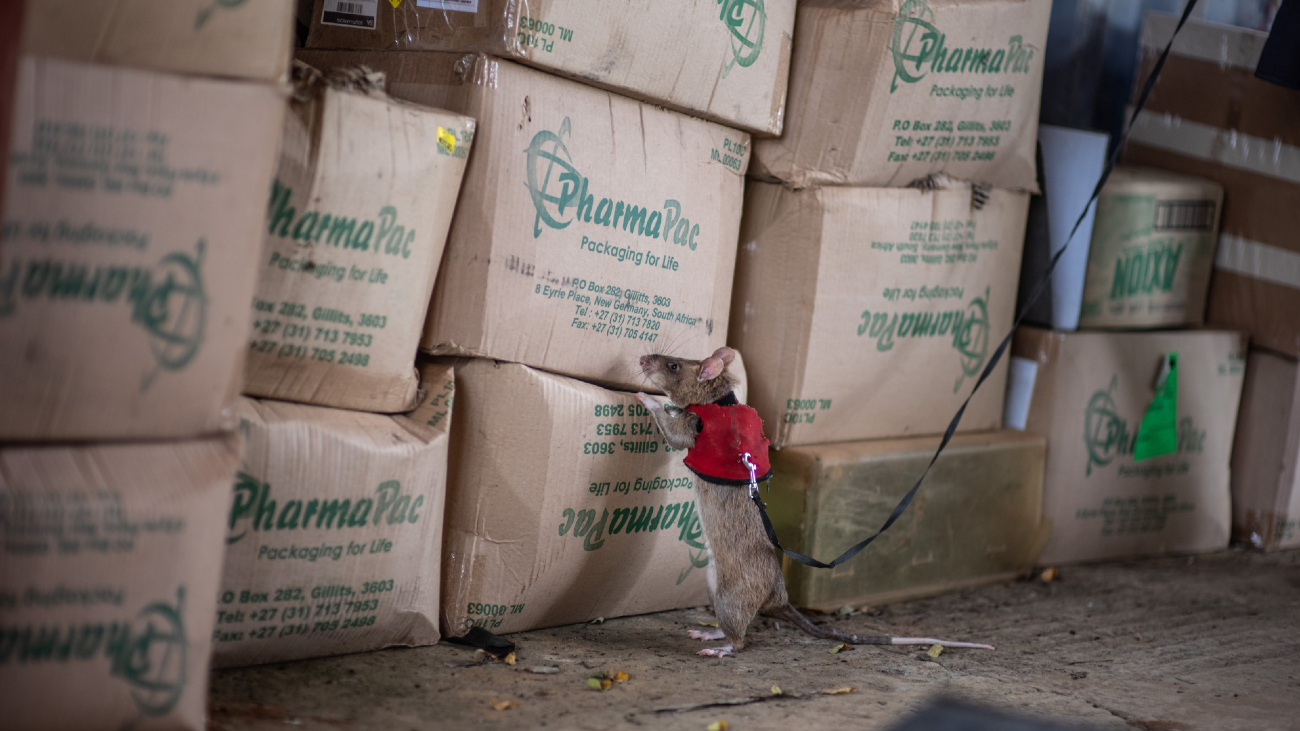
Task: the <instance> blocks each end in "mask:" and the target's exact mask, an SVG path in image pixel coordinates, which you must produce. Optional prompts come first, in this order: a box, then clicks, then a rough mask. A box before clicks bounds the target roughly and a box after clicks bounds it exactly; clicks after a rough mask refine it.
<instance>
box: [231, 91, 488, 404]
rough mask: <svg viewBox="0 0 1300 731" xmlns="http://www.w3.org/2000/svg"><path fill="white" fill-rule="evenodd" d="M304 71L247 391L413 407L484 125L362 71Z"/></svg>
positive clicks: (278, 183)
mask: <svg viewBox="0 0 1300 731" xmlns="http://www.w3.org/2000/svg"><path fill="white" fill-rule="evenodd" d="M295 77H296V82H297V93H296V94H295V99H294V101H293V102H292V104H291V105H290V113H289V114H287V115H285V126H284V139H283V140H282V141H281V144H280V162H279V167H278V169H277V170H276V176H275V180H274V181H273V182H272V183H271V191H270V194H271V199H270V203H269V204H268V206H267V220H266V228H265V229H264V234H265V239H264V245H263V248H262V259H261V262H260V265H259V275H258V282H257V297H256V299H254V300H253V315H252V319H253V326H252V331H251V333H250V336H249V338H250V343H249V353H248V362H247V366H246V368H245V371H244V373H245V376H244V393H246V394H249V395H253V396H261V397H266V398H276V399H283V400H286V401H300V402H305V403H313V404H318V405H321V406H335V407H339V408H346V409H357V410H360V411H374V412H382V413H395V412H399V411H407V410H409V409H411V408H413V407H414V406H415V399H416V387H417V386H418V384H419V381H418V378H417V375H416V372H415V352H416V349H417V347H418V345H419V341H420V333H421V331H422V330H423V328H424V320H425V316H426V315H427V314H428V305H429V299H430V297H431V295H432V293H433V282H434V279H435V277H436V276H437V273H438V263H439V261H440V260H441V259H442V251H443V246H444V245H445V244H446V241H447V230H448V229H449V228H450V226H451V217H452V213H453V212H454V211H455V208H456V196H457V194H458V193H459V191H460V182H461V176H462V175H463V174H464V172H465V161H466V159H467V158H468V157H469V151H470V144H471V141H472V139H473V136H474V120H472V119H469V118H468V117H463V116H461V115H458V114H452V113H450V112H444V111H441V110H437V109H429V108H427V107H420V106H417V105H414V104H410V103H408V102H402V101H398V100H394V99H390V98H388V97H387V96H386V95H385V94H384V93H383V91H382V89H380V88H375V87H376V83H375V82H374V81H373V80H372V79H369V78H368V77H366V76H365V75H364V73H363V72H362V71H360V70H356V69H353V70H351V72H350V73H345V72H343V71H340V72H335V73H333V74H331V75H330V78H329V79H328V80H326V79H324V78H323V77H322V75H321V74H320V73H319V72H317V71H315V70H314V69H311V68H308V67H305V66H299V67H298V68H296V69H295Z"/></svg>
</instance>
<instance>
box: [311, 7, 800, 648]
mask: <svg viewBox="0 0 1300 731" xmlns="http://www.w3.org/2000/svg"><path fill="white" fill-rule="evenodd" d="M358 10H360V12H356V11H358ZM342 11H353V12H342ZM311 20H312V28H311V32H310V35H309V38H308V41H307V46H308V49H307V50H304V51H301V52H299V59H300V60H302V61H304V62H306V63H308V64H311V65H313V66H315V67H318V68H321V69H337V68H342V67H348V66H365V67H367V68H370V69H374V70H377V71H381V72H383V73H384V75H385V78H386V84H387V86H386V88H387V91H388V93H389V94H391V95H392V96H394V97H398V98H401V99H404V100H408V101H412V102H416V103H420V104H426V105H430V106H436V107H442V108H446V109H451V110H455V111H457V112H460V113H463V114H467V115H470V116H472V117H474V118H475V119H477V121H478V127H477V130H476V133H475V142H474V151H473V153H472V154H471V156H470V161H469V167H468V170H467V172H466V176H465V185H464V190H463V192H462V194H461V196H460V200H459V202H458V204H457V209H456V215H455V219H454V221H453V223H452V227H451V232H450V236H449V239H448V242H447V247H446V252H445V254H444V256H443V261H442V266H441V269H440V271H439V274H438V280H437V283H436V285H435V287H434V292H433V303H432V307H431V308H430V311H429V315H428V318H427V320H426V321H425V323H424V330H423V335H422V337H421V341H420V349H421V350H422V351H424V352H425V353H427V354H429V355H432V356H436V357H439V358H442V360H441V361H439V362H441V363H444V364H447V365H450V366H451V367H454V369H455V371H456V382H457V391H458V395H457V399H456V407H455V412H456V415H455V418H454V420H453V432H452V439H451V456H450V479H449V483H448V498H447V499H448V509H447V516H448V517H447V524H446V538H445V540H444V546H445V551H444V555H443V569H444V570H443V576H444V579H443V590H442V595H443V609H442V629H443V631H444V632H447V633H455V634H461V633H462V632H463V631H464V630H465V629H466V628H468V627H473V626H481V627H486V628H488V629H492V630H493V631H497V632H501V631H516V630H522V629H528V628H533V627H540V626H548V625H554V624H560V623H568V622H578V621H584V620H589V619H593V618H595V617H598V616H604V617H611V616H616V615H618V614H625V613H632V612H645V611H653V610H659V609H668V608H673V607H679V606H687V605H694V604H699V603H702V602H703V601H704V600H705V597H706V590H705V584H704V572H703V571H700V570H696V569H700V568H702V567H704V566H706V565H707V561H708V557H707V553H706V551H705V549H704V543H703V538H702V533H701V530H700V526H699V518H698V514H697V513H696V511H695V508H694V499H693V494H694V493H693V489H694V480H693V478H691V477H690V474H689V472H688V471H687V470H686V468H685V467H684V466H683V465H682V464H681V455H680V454H676V453H673V452H670V451H669V450H668V449H667V446H666V443H665V442H663V440H662V438H661V436H660V435H659V434H658V433H657V431H656V429H655V428H654V426H653V423H652V421H651V419H650V417H649V414H648V413H647V412H646V410H645V409H644V408H643V407H642V406H641V404H640V403H639V402H637V401H636V399H635V398H634V396H633V395H632V393H630V392H631V391H637V390H641V389H643V388H647V387H648V384H647V383H646V382H645V381H644V379H643V378H642V376H641V372H640V369H639V367H638V363H637V360H638V358H639V357H640V356H641V355H644V354H646V353H649V352H654V351H660V350H671V351H672V352H673V353H676V354H680V355H682V356H684V357H689V358H702V357H704V356H705V355H707V354H708V353H710V352H712V351H713V350H714V349H716V348H718V347H720V346H722V345H724V344H725V343H726V339H727V329H728V315H729V308H730V302H731V284H732V278H733V271H734V266H735V256H736V241H737V232H738V230H739V223H740V215H741V202H742V195H743V191H744V177H743V176H744V173H745V170H746V168H747V167H748V165H749V156H750V148H751V137H750V132H754V133H757V134H777V133H779V132H780V130H781V126H782V118H783V113H782V110H783V108H784V103H785V84H786V77H787V73H786V69H787V68H788V65H789V58H790V49H791V31H792V27H793V22H794V2H793V1H792V0H782V1H781V2H775V3H767V4H766V5H764V4H762V3H758V4H754V3H731V4H724V7H722V8H719V7H716V6H714V5H709V4H680V7H679V6H677V5H674V6H673V7H672V9H671V10H669V9H667V8H666V7H665V6H664V5H663V4H662V3H650V2H646V1H645V0H623V1H620V2H617V3H613V4H610V3H601V4H599V5H597V4H594V3H585V4H584V3H550V2H542V3H529V4H519V3H500V2H494V1H485V2H481V3H477V2H476V3H425V2H421V3H404V4H400V5H396V6H394V5H392V4H383V3H381V4H379V5H378V6H376V5H375V4H374V3H362V4H345V6H340V4H338V3H335V2H333V1H332V0H325V1H324V2H317V3H316V5H315V8H314V9H313V15H312V19H311ZM396 27H401V28H403V29H404V30H403V31H402V32H400V33H398V34H396V35H394V34H393V33H392V32H391V31H392V29H393V28H396ZM647 102H649V103H647ZM665 107H667V108H665ZM735 368H737V369H740V368H743V367H742V366H739V364H737V365H736V366H735ZM742 395H743V394H742Z"/></svg>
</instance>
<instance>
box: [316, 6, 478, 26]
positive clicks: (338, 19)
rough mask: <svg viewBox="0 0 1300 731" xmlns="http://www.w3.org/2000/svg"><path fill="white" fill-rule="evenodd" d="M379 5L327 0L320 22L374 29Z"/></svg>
mask: <svg viewBox="0 0 1300 731" xmlns="http://www.w3.org/2000/svg"><path fill="white" fill-rule="evenodd" d="M475 2H477V0H475ZM378 5H379V0H325V12H323V13H321V17H320V22H321V24H323V25H341V26H344V27H346V28H366V29H370V30H373V29H374V27H375V15H376V14H377V13H378Z"/></svg>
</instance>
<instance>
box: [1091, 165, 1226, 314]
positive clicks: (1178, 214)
mask: <svg viewBox="0 0 1300 731" xmlns="http://www.w3.org/2000/svg"><path fill="white" fill-rule="evenodd" d="M1222 206H1223V186H1221V185H1219V184H1218V183H1215V182H1214V181H1212V180H1204V179H1201V178H1193V177H1190V176H1186V175H1177V174H1174V173H1167V172H1163V171H1160V170H1153V169H1149V168H1116V169H1115V170H1114V172H1112V173H1111V176H1110V179H1109V180H1108V181H1106V185H1105V187H1103V188H1102V191H1101V195H1100V196H1099V197H1098V198H1097V217H1096V223H1095V224H1094V225H1093V229H1092V247H1091V248H1090V249H1089V250H1088V273H1087V276H1086V277H1085V279H1084V284H1083V304H1082V307H1081V309H1080V314H1079V326H1080V327H1082V328H1086V329H1087V328H1115V329H1123V328H1147V327H1175V326H1179V325H1199V324H1201V323H1202V322H1204V318H1205V294H1206V292H1207V291H1208V289H1209V286H1210V269H1211V268H1212V267H1213V266H1214V246H1215V244H1216V243H1217V241H1216V240H1217V238H1218V236H1217V233H1218V228H1219V211H1220V209H1221V208H1222Z"/></svg>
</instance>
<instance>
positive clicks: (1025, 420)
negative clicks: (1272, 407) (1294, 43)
mask: <svg viewBox="0 0 1300 731" xmlns="http://www.w3.org/2000/svg"><path fill="white" fill-rule="evenodd" d="M1175 21H1176V18H1174V17H1172V16H1163V15H1157V14H1152V15H1150V16H1148V18H1147V23H1146V28H1145V29H1144V32H1143V47H1144V59H1143V63H1142V68H1141V69H1140V70H1139V73H1138V80H1139V82H1140V81H1142V80H1144V79H1145V77H1146V75H1147V74H1149V73H1150V72H1151V70H1152V69H1153V67H1154V63H1155V58H1156V55H1157V54H1158V52H1159V50H1161V49H1163V47H1164V45H1165V44H1166V43H1167V42H1168V40H1169V38H1170V36H1171V35H1172V34H1173V31H1174V24H1175ZM1260 42H1262V35H1261V34H1256V33H1254V32H1252V31H1245V30H1229V29H1227V28H1226V27H1224V26H1217V25H1215V26H1211V25H1208V24H1204V23H1199V22H1192V23H1190V24H1189V25H1188V26H1187V28H1186V29H1185V30H1184V31H1183V33H1182V34H1181V35H1180V36H1179V38H1178V42H1177V43H1176V44H1175V45H1174V50H1173V53H1172V55H1171V56H1170V58H1169V63H1168V64H1167V65H1166V66H1165V67H1164V69H1163V71H1162V73H1161V76H1160V79H1159V80H1158V82H1157V84H1156V86H1155V87H1154V90H1153V92H1152V95H1151V97H1150V99H1149V100H1148V102H1147V106H1146V108H1145V109H1144V110H1143V111H1142V112H1141V113H1140V114H1139V116H1138V120H1137V122H1136V123H1135V125H1134V127H1133V130H1132V132H1131V136H1130V137H1129V145H1128V147H1127V148H1126V149H1125V151H1124V159H1125V161H1127V162H1128V163H1131V165H1132V166H1129V167H1121V168H1117V169H1116V170H1115V173H1114V174H1113V175H1112V176H1111V178H1110V181H1109V182H1108V183H1107V184H1106V187H1105V188H1104V189H1103V191H1102V193H1101V196H1100V199H1099V201H1098V204H1097V214H1096V223H1095V226H1094V229H1093V235H1092V240H1091V249H1090V251H1089V254H1088V267H1087V273H1086V277H1085V279H1084V287H1083V300H1082V311H1081V317H1080V320H1079V323H1080V325H1081V326H1082V327H1083V328H1085V329H1107V330H1110V331H1111V332H1101V331H1099V332H1079V333H1065V332H1055V333H1051V332H1047V331H1041V330H1035V329H1029V328H1027V329H1025V330H1024V331H1023V332H1021V333H1018V334H1017V339H1016V343H1015V346H1014V353H1015V356H1016V357H1015V358H1013V359H1012V360H1013V362H1012V388H1011V392H1010V393H1009V394H1008V400H1007V420H1008V422H1009V423H1015V424H1016V425H1017V426H1020V427H1022V428H1025V429H1026V430H1027V431H1029V432H1033V433H1037V434H1042V435H1044V436H1047V437H1048V439H1049V443H1050V445H1051V453H1050V455H1049V458H1048V465H1047V475H1048V478H1047V479H1048V489H1047V492H1046V494H1045V496H1044V501H1043V502H1044V511H1045V514H1046V515H1047V516H1048V517H1050V518H1051V519H1052V521H1053V524H1054V526H1055V529H1056V530H1055V533H1054V535H1053V538H1052V540H1051V542H1050V543H1049V545H1048V547H1047V549H1046V550H1045V552H1044V555H1043V560H1044V561H1045V562H1069V561H1085V560H1096V559H1103V558H1118V557H1128V556H1140V555H1154V554H1161V553H1171V552H1194V551H1210V550H1217V549H1221V548H1223V547H1225V546H1226V545H1227V543H1228V540H1229V537H1230V535H1229V534H1230V526H1231V525H1232V524H1233V517H1234V515H1235V516H1236V518H1237V520H1236V524H1237V527H1238V532H1239V534H1243V535H1249V534H1250V533H1254V534H1255V535H1256V536H1257V540H1258V542H1259V543H1261V544H1269V545H1276V539H1274V538H1273V537H1272V536H1273V527H1274V525H1273V524H1274V523H1275V522H1276V521H1277V520H1278V519H1279V518H1280V519H1281V522H1282V523H1283V524H1285V522H1286V515H1287V506H1286V502H1287V498H1288V496H1289V495H1290V489H1289V487H1284V486H1285V484H1286V478H1285V477H1282V476H1280V475H1279V474H1278V473H1277V471H1276V470H1275V469H1271V468H1262V469H1258V470H1254V469H1253V468H1251V467H1247V466H1245V465H1244V464H1243V461H1242V458H1241V457H1240V455H1244V454H1247V453H1251V450H1254V449H1257V448H1258V449H1264V450H1265V451H1268V452H1270V453H1277V454H1281V453H1282V449H1283V447H1282V442H1281V441H1280V440H1281V439H1282V437H1281V436H1279V437H1278V439H1279V441H1278V442H1277V443H1276V444H1270V445H1269V446H1267V447H1265V446H1262V445H1258V444H1254V443H1252V444H1241V443H1239V444H1238V445H1237V447H1236V448H1235V449H1234V448H1233V446H1232V445H1233V435H1234V429H1237V428H1238V425H1239V424H1240V433H1241V434H1243V435H1250V434H1259V433H1262V432H1264V431H1265V430H1266V429H1269V428H1271V427H1272V426H1273V425H1274V424H1275V423H1276V421H1277V420H1278V418H1281V419H1282V420H1283V421H1285V414H1280V415H1279V414H1273V413H1271V412H1269V413H1267V414H1266V413H1265V412H1266V411H1268V409H1266V408H1264V406H1262V405H1261V404H1259V403H1256V404H1254V405H1251V404H1249V403H1248V404H1246V405H1245V406H1244V407H1243V410H1242V413H1241V420H1240V422H1239V421H1238V404H1239V402H1240V400H1241V394H1242V384H1243V378H1245V377H1247V376H1248V374H1249V371H1250V369H1249V368H1247V357H1246V337H1245V334H1244V333H1242V332H1239V331H1240V330H1248V331H1250V333H1251V334H1252V335H1253V336H1255V337H1256V338H1259V337H1260V336H1261V335H1262V334H1263V333H1269V334H1274V335H1276V334H1278V333H1279V331H1280V330H1285V328H1286V327H1291V326H1293V325H1294V323H1295V322H1300V319H1297V318H1295V317H1293V316H1292V312H1291V310H1294V307H1292V308H1291V310H1287V309H1286V308H1285V307H1280V306H1276V305H1273V306H1270V308H1269V309H1268V311H1267V314H1266V315H1263V313H1264V311H1263V310H1255V309H1254V307H1253V305H1250V303H1251V302H1254V301H1255V300H1254V294H1253V293H1254V292H1255V291H1256V289H1257V285H1258V286H1259V287H1264V288H1266V289H1267V288H1270V287H1275V289H1271V290H1269V291H1270V293H1276V292H1285V287H1281V286H1276V285H1274V284H1271V283H1269V282H1264V281H1261V280H1259V279H1258V278H1259V277H1263V278H1266V279H1267V278H1270V277H1271V278H1273V279H1276V278H1277V277H1278V276H1285V271H1286V268H1285V267H1284V266H1282V267H1279V266H1276V265H1273V264H1268V263H1265V264H1260V261H1265V260H1267V261H1272V260H1271V259H1268V256H1265V257H1264V259H1263V260H1261V259H1259V256H1257V254H1259V252H1262V251H1265V250H1268V251H1270V252H1271V251H1273V250H1272V249H1269V247H1268V245H1265V244H1262V243H1258V242H1255V241H1250V242H1247V241H1245V239H1243V238H1242V237H1241V236H1240V235H1239V234H1240V232H1242V230H1243V229H1242V228H1241V226H1242V225H1243V223H1242V222H1247V223H1246V225H1248V226H1255V229H1252V230H1261V229H1260V226H1259V221H1258V216H1259V214H1260V213H1263V215H1264V216H1265V218H1267V217H1268V216H1269V215H1272V216H1274V217H1276V216H1282V217H1285V216H1287V215H1290V208H1293V207H1290V208H1289V207H1287V206H1284V205H1279V204H1274V205H1272V206H1270V204H1268V203H1266V202H1261V201H1258V200H1254V199H1255V198H1256V196H1255V192H1254V191H1255V189H1254V188H1251V187H1249V185H1244V184H1243V182H1242V179H1241V175H1242V174H1243V173H1241V172H1233V171H1232V168H1234V167H1236V168H1240V167H1241V166H1242V165H1241V161H1240V160H1238V158H1240V156H1237V157H1234V156H1233V154H1232V153H1231V152H1230V151H1229V152H1228V153H1222V150H1223V148H1222V147H1221V146H1220V145H1219V144H1217V143H1215V142H1214V140H1215V138H1216V135H1217V138H1218V139H1220V140H1227V139H1228V138H1229V137H1231V138H1232V139H1233V140H1235V139H1236V134H1237V132H1236V131H1233V132H1232V133H1229V132H1227V131H1222V130H1220V131H1217V132H1216V131H1215V129H1214V128H1213V127H1207V126H1206V124H1205V123H1206V122H1207V121H1210V122H1213V121H1214V120H1212V119H1210V118H1211V117H1214V115H1218V114H1234V115H1237V116H1236V117H1235V118H1239V119H1241V120H1246V121H1248V122H1252V123H1253V122H1256V121H1258V120H1259V119H1260V117H1261V116H1264V117H1267V112H1270V111H1272V107H1271V106H1270V105H1271V103H1272V100H1285V99H1287V98H1288V97H1286V96H1285V95H1282V94H1266V93H1264V92H1263V90H1260V89H1258V88H1255V87H1254V86H1253V84H1263V83H1264V82H1257V81H1255V80H1254V79H1253V78H1252V79H1251V80H1250V82H1251V83H1247V82H1246V81H1245V79H1246V78H1247V77H1248V76H1249V74H1250V73H1251V71H1253V68H1254V65H1255V64H1254V61H1253V60H1250V59H1249V58H1248V57H1249V56H1250V55H1251V53H1252V49H1253V54H1254V57H1255V58H1256V59H1257V57H1258V47H1257V46H1258V43H1260ZM1242 65H1244V66H1248V67H1249V69H1250V71H1247V70H1244V69H1242V68H1238V67H1239V66H1242ZM1243 85H1245V87H1248V88H1249V90H1250V91H1251V94H1245V95H1243V94H1241V93H1239V92H1238V91H1231V89H1234V88H1239V87H1243ZM1245 87H1243V88H1245ZM1242 98H1245V99H1248V100H1251V101H1252V103H1251V104H1248V105H1247V107H1248V108H1249V109H1250V110H1253V111H1247V112H1244V113H1238V112H1229V111H1228V110H1238V109H1240V108H1241V99H1242ZM1261 98H1262V99H1266V100H1268V101H1266V102H1265V103H1264V104H1263V105H1262V106H1261V105H1260V103H1259V100H1260V99H1261ZM1260 111H1263V112H1265V114H1264V115H1261V114H1260V113H1259V112H1260ZM1281 118H1282V117H1280V116H1279V117H1277V118H1276V119H1281ZM1219 126H1224V127H1226V126H1227V125H1226V124H1222V125H1219ZM1266 126H1267V125H1266ZM1275 126H1277V125H1275ZM1283 126H1285V125H1282V126H1277V128H1278V129H1282V127H1283ZM1270 129H1272V128H1271V127H1270ZM1270 137H1272V135H1271V133H1270ZM1233 144H1235V143H1233ZM1243 144H1245V143H1244V142H1243ZM1268 144H1269V145H1270V146H1271V145H1273V142H1272V141H1270V142H1269V143H1268ZM1277 144H1279V145H1280V144H1282V140H1281V139H1279V140H1277ZM1180 153H1181V155H1182V157H1180ZM1221 154H1226V159H1220V157H1221ZM1247 157H1249V156H1247ZM1242 159H1244V158H1242ZM1233 160H1237V162H1236V163H1234V162H1233ZM1246 167H1249V165H1247V166H1246ZM1266 167H1267V166H1266ZM1258 172H1260V171H1255V172H1253V173H1249V174H1246V177H1247V178H1250V177H1251V175H1254V174H1256V173H1258ZM1263 172H1264V174H1267V170H1264V171H1263ZM1259 182H1261V185H1260V186H1259V187H1260V188H1261V189H1263V188H1267V187H1270V186H1271V185H1272V184H1270V186H1264V185H1262V181H1259ZM1049 194H1050V191H1049ZM1279 200H1280V199H1279ZM1260 203H1262V204H1263V207H1259V208H1256V205H1257V204H1260ZM1234 206H1236V207H1237V209H1236V211H1235V212H1234ZM1220 225H1222V228H1223V233H1222V235H1220V234H1219V231H1220ZM1263 230H1271V229H1268V228H1267V226H1264V227H1263ZM1252 235H1254V234H1253V233H1252ZM1283 238H1285V237H1283ZM1269 240H1274V239H1269ZM1243 242H1244V243H1243ZM1216 245H1217V249H1218V253H1217V255H1216V253H1215V249H1216ZM1243 247H1244V248H1243ZM1251 247H1254V248H1251ZM1246 249H1249V250H1250V251H1251V252H1254V253H1253V254H1250V255H1243V254H1242V253H1241V252H1242V251H1245V250H1246ZM1279 251H1280V250H1279ZM1266 253H1267V252H1266ZM1283 254H1285V252H1281V253H1280V254H1278V256H1282V255H1283ZM1269 255H1271V254H1269ZM1252 256H1253V257H1254V258H1252ZM1275 258H1276V257H1275ZM1247 260H1249V261H1254V262H1255V264H1256V265H1257V266H1256V269H1255V270H1253V271H1254V273H1253V274H1249V275H1248V276H1245V277H1242V276H1239V275H1238V274H1236V273H1234V272H1236V271H1237V270H1236V269H1233V270H1232V271H1229V272H1225V271H1224V268H1225V261H1226V262H1228V268H1229V269H1231V267H1232V266H1237V269H1240V268H1241V266H1242V265H1240V262H1242V261H1247ZM1232 262H1238V264H1237V265H1234V264H1232ZM1212 265H1213V267H1214V273H1213V275H1212V276H1211V271H1210V270H1211V266H1212ZM1261 272H1263V273H1261ZM1225 277H1227V279H1225ZM1249 277H1256V278H1257V279H1250V278H1249ZM1228 280H1232V281H1228ZM1229 285H1231V286H1229ZM1207 291H1208V300H1209V307H1208V309H1209V315H1208V320H1209V322H1210V325H1211V326H1212V327H1213V328H1215V329H1210V330H1205V329H1193V330H1167V328H1181V327H1187V326H1191V327H1194V328H1199V327H1201V326H1202V325H1203V324H1204V323H1205V322H1206V320H1207V306H1206V304H1207ZM1216 292H1217V293H1218V294H1216ZM1270 296H1271V295H1270ZM1225 300H1227V301H1231V302H1233V303H1238V304H1239V303H1242V302H1245V303H1247V306H1244V307H1238V306H1237V304H1233V305H1230V306H1224V305H1223V302H1224V301H1225ZM1216 313H1223V314H1216ZM1230 313H1240V316H1236V315H1233V314H1230ZM1257 315H1262V316H1258V317H1257ZM1160 328H1165V329H1166V330H1164V331H1158V330H1157V329H1160ZM1118 330H1133V331H1137V330H1145V332H1115V331H1118ZM1264 342H1269V343H1274V344H1278V343H1280V342H1281V340H1270V339H1268V337H1267V336H1265V338H1264ZM1265 359H1266V358H1265V357H1264V356H1261V357H1260V358H1251V360H1252V361H1262V360H1265ZM1264 380H1270V381H1276V380H1278V379H1271V378H1265V379H1264ZM1281 381H1282V382H1285V378H1282V379H1281ZM1245 438H1247V439H1249V437H1245ZM1292 449H1294V447H1292ZM1234 454H1236V455H1239V456H1238V458H1236V459H1231V460H1230V457H1232V456H1233V455H1234ZM1275 456H1276V455H1275ZM1230 461H1231V463H1232V465H1233V468H1232V469H1233V473H1232V478H1231V483H1232V485H1233V487H1232V489H1233V491H1234V492H1237V493H1238V498H1237V499H1238V503H1239V504H1238V505H1237V506H1236V507H1235V509H1234V508H1233V507H1232V506H1231V503H1230V500H1229V482H1230V479H1229V463H1230ZM1256 498H1257V499H1256ZM1275 498H1276V500H1277V505H1280V506H1281V507H1280V508H1277V507H1275V506H1274V500H1275ZM1265 523H1268V524H1269V525H1267V526H1266V525H1265Z"/></svg>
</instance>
